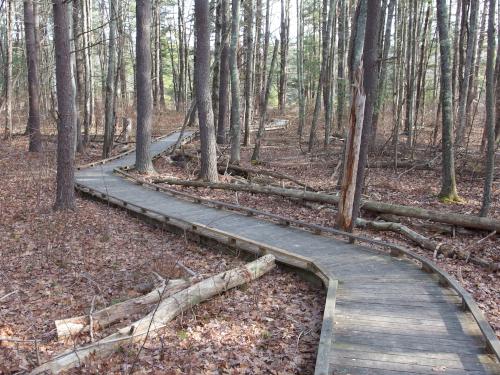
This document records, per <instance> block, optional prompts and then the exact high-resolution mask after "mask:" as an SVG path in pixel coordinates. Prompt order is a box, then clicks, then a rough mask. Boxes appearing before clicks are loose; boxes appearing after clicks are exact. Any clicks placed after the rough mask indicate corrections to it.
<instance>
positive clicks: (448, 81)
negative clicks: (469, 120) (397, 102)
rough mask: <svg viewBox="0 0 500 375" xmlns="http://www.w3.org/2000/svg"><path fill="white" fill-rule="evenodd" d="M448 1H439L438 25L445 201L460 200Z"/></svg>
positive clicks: (442, 192) (442, 184) (442, 188)
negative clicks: (454, 147)
mask: <svg viewBox="0 0 500 375" xmlns="http://www.w3.org/2000/svg"><path fill="white" fill-rule="evenodd" d="M447 7H448V6H447V4H446V0H437V23H438V31H439V44H440V51H441V113H442V153H443V162H442V165H443V175H442V181H441V192H440V193H439V197H440V198H441V199H442V200H445V201H451V202H455V201H458V200H459V197H458V193H457V185H456V180H455V157H454V152H453V90H452V78H451V66H450V62H451V49H450V36H449V32H448V8H447Z"/></svg>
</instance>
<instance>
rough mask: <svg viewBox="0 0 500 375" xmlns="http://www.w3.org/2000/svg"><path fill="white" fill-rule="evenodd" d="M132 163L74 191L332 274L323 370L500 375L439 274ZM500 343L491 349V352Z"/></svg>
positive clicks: (80, 181)
mask: <svg viewBox="0 0 500 375" xmlns="http://www.w3.org/2000/svg"><path fill="white" fill-rule="evenodd" d="M189 135H190V134H187V136H189ZM177 136H178V134H173V135H170V136H168V137H165V138H162V139H161V140H159V141H157V142H155V143H153V146H152V149H153V153H154V154H159V153H161V152H163V151H164V150H165V149H167V148H168V147H170V146H172V145H173V144H174V143H175V141H176V139H177ZM134 162H135V154H134V153H130V154H129V155H126V156H123V157H121V158H119V159H116V160H114V161H110V162H108V163H105V164H101V165H97V166H94V167H91V168H88V169H83V170H80V171H78V172H77V174H76V179H77V188H78V189H79V190H81V191H83V192H85V193H89V194H92V195H94V196H97V197H99V198H101V199H106V200H108V201H110V202H112V203H114V204H117V205H119V206H123V207H126V208H127V209H129V210H132V211H136V212H139V213H140V212H142V213H149V216H150V217H152V218H154V219H156V220H158V221H168V222H169V224H170V225H173V226H178V227H181V228H183V229H186V228H188V230H189V231H191V232H196V231H200V232H199V233H201V234H202V235H203V233H204V232H203V231H205V232H206V233H209V234H208V237H212V238H216V239H217V238H219V240H220V241H226V242H227V243H229V244H236V242H237V241H239V242H241V243H242V244H246V245H248V246H250V245H253V247H254V249H256V250H257V251H267V252H273V251H276V253H277V254H278V255H279V254H280V251H281V250H284V251H285V252H284V253H283V254H285V255H283V257H282V258H280V256H278V259H279V260H282V261H283V262H284V263H290V264H292V265H297V262H296V261H294V260H293V259H294V256H296V259H298V260H301V259H305V260H306V263H305V266H303V267H302V266H300V265H299V266H300V267H302V268H310V269H313V268H314V269H316V270H317V269H321V270H322V272H323V275H327V280H326V282H325V280H323V281H324V282H325V284H326V286H327V287H329V289H328V296H327V302H326V307H325V317H324V322H323V329H322V334H321V341H320V347H319V350H318V361H317V366H316V373H317V374H328V373H334V374H339V375H340V374H352V375H363V374H366V375H379V374H384V375H385V374H392V375H395V374H406V375H408V374H440V373H443V374H454V375H459V374H477V375H479V374H500V368H499V366H498V363H497V362H496V359H495V357H494V356H493V355H491V354H488V352H487V350H486V346H485V340H484V335H483V334H482V332H481V330H480V326H479V325H478V324H477V323H476V320H477V317H476V319H474V317H473V315H472V314H471V312H469V311H466V310H464V309H463V305H462V301H463V299H462V298H461V297H460V296H459V295H458V294H457V293H456V292H455V291H454V290H453V289H451V288H445V287H441V286H440V284H439V283H438V279H437V278H436V276H435V274H434V275H431V274H429V273H425V272H423V271H422V270H421V269H420V268H419V267H418V266H417V264H416V263H415V262H412V261H410V260H406V259H404V258H397V257H391V256H389V255H385V254H382V253H380V252H376V251H375V250H370V249H368V248H365V247H361V246H356V245H351V244H348V243H346V242H342V241H338V240H335V239H333V238H330V237H325V236H319V235H315V234H314V233H311V232H309V231H304V230H301V229H297V228H292V227H286V226H280V225H276V224H274V223H272V222H269V221H265V220H262V219H258V218H254V217H250V216H246V215H242V214H240V213H235V212H229V211H226V210H221V209H217V208H213V207H208V206H205V205H200V204H196V203H194V202H189V201H186V200H181V199H178V198H175V197H172V196H168V195H166V194H164V193H162V192H158V191H154V190H152V189H148V188H145V187H143V186H140V185H138V184H135V183H133V182H130V181H128V180H126V179H124V178H122V177H120V176H117V175H114V174H113V170H114V169H115V168H117V167H122V166H127V165H132V164H134ZM210 233H211V234H210ZM221 237H223V238H221ZM248 246H247V247H248ZM286 254H289V255H290V256H289V257H288V258H287V256H286ZM287 259H290V261H288V260H287ZM332 319H333V321H332ZM488 328H489V327H488ZM497 345H498V342H493V343H490V346H492V347H493V350H498V346H497Z"/></svg>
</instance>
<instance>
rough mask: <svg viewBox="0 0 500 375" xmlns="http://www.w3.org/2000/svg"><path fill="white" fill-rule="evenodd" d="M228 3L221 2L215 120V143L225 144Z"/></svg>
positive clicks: (227, 85)
mask: <svg viewBox="0 0 500 375" xmlns="http://www.w3.org/2000/svg"><path fill="white" fill-rule="evenodd" d="M228 1H229V0H221V24H222V25H221V34H222V42H221V44H222V50H221V56H220V73H219V75H220V81H219V112H218V117H219V118H218V120H217V143H218V144H220V145H221V144H224V143H225V142H226V127H227V126H226V123H227V109H228V105H229V94H228V87H229V27H228V17H227V13H228V8H229V7H228Z"/></svg>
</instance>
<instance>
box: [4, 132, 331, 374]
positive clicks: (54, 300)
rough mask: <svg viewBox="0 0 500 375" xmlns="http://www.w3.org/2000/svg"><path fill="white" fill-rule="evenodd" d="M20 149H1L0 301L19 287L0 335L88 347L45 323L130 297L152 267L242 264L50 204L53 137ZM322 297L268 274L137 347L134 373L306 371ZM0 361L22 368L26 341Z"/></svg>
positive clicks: (118, 368)
mask: <svg viewBox="0 0 500 375" xmlns="http://www.w3.org/2000/svg"><path fill="white" fill-rule="evenodd" d="M26 149H27V146H26V139H25V138H15V139H14V141H13V142H12V143H11V144H9V145H7V144H4V143H2V144H1V146H0V177H1V179H2V186H1V194H0V207H1V214H0V244H1V245H0V256H1V259H2V260H1V262H0V298H1V297H2V296H4V295H5V294H7V293H9V292H11V291H15V290H17V291H18V292H17V293H15V294H13V295H11V296H9V297H8V298H7V299H5V300H4V301H0V336H3V335H5V336H8V337H11V338H14V337H15V338H18V339H24V340H26V339H35V338H36V339H37V340H39V345H38V346H39V355H40V357H41V360H42V361H45V360H47V359H49V358H50V357H51V356H53V355H54V354H56V353H59V352H60V351H62V350H65V349H68V348H71V347H72V346H73V345H77V344H82V343H85V342H88V340H89V338H88V337H87V336H82V337H79V338H77V339H76V341H74V342H73V341H69V342H66V343H58V342H57V340H56V338H55V327H54V323H53V322H54V320H56V319H61V318H67V317H70V316H74V315H80V314H86V313H88V311H89V309H90V305H91V302H92V299H93V298H94V296H95V297H96V302H95V303H96V308H101V307H104V306H106V305H109V304H112V303H116V302H119V301H122V300H124V299H127V298H131V297H134V296H137V291H136V287H137V285H138V284H140V283H142V282H143V281H145V280H151V279H152V272H153V271H155V272H158V273H160V274H162V275H163V276H164V277H170V278H175V277H180V276H182V275H183V272H182V270H180V269H178V268H175V263H176V262H177V261H181V262H182V263H183V264H184V265H186V266H187V267H189V268H191V269H193V270H195V271H197V272H199V273H202V274H204V275H211V274H213V273H215V272H218V271H221V270H223V269H227V268H231V267H234V266H237V265H238V264H241V262H242V260H239V259H237V258H235V257H233V256H230V255H227V254H223V253H220V252H216V251H212V250H208V249H206V248H204V247H202V246H199V245H197V244H194V243H191V242H186V241H185V240H184V238H183V237H182V236H175V235H172V234H170V233H166V232H164V231H162V230H159V229H155V228H152V227H151V226H149V225H146V224H145V223H143V222H142V221H140V220H138V219H134V218H132V217H130V216H128V215H127V214H126V213H124V212H122V211H119V210H116V209H113V208H111V207H107V206H106V205H105V204H102V203H97V202H93V201H90V200H87V199H82V198H78V199H77V207H78V208H77V210H76V212H66V213H63V212H54V211H52V208H51V205H52V204H53V198H54V187H55V183H54V175H55V170H54V165H55V164H54V157H53V151H54V150H53V144H47V145H46V150H48V151H46V152H45V153H44V154H42V155H40V156H34V155H29V154H28V153H27V152H25V151H24V150H26ZM94 154H95V155H94ZM96 156H98V155H97V152H93V153H92V154H90V155H87V156H86V157H85V158H84V159H82V160H79V163H83V162H88V161H89V160H92V159H93V158H94V157H96ZM323 301H324V293H323V292H322V291H321V290H319V289H317V288H315V287H313V286H311V285H309V284H308V283H306V282H304V281H301V280H300V279H299V278H298V277H296V276H294V275H292V274H290V273H285V272H282V271H279V270H277V271H273V273H272V274H270V275H266V276H265V277H263V278H262V279H260V280H257V281H255V282H253V283H252V284H251V285H249V286H248V287H244V288H240V289H237V290H233V291H231V292H229V293H226V294H223V295H221V296H219V297H217V298H214V299H213V300H211V301H209V302H207V303H204V304H202V305H201V306H197V307H196V308H194V309H193V310H192V311H190V312H188V313H186V314H184V316H181V317H179V318H178V319H176V320H174V321H173V322H172V323H171V324H170V325H169V327H167V328H166V329H165V330H164V332H163V333H162V334H161V335H160V336H159V337H158V338H157V339H155V340H152V341H148V342H147V343H146V345H145V348H144V349H143V351H142V352H141V356H140V358H139V361H138V363H136V366H135V367H134V368H135V370H136V372H139V373H158V374H160V373H161V374H178V373H179V374H180V373H193V374H194V373H196V374H201V373H214V372H218V373H229V372H230V373H242V374H243V373H259V372H274V373H301V374H302V373H311V372H312V369H313V368H314V360H315V351H316V347H317V341H318V332H319V329H320V325H321V315H322V309H323ZM135 318H136V317H133V316H131V317H129V320H132V319H135ZM123 324H126V322H123ZM113 329H114V328H110V329H108V330H107V331H104V332H99V337H101V336H104V335H106V334H108V333H110V332H111V331H112V330H113ZM299 336H300V340H298V338H299ZM137 350H138V347H137V346H133V347H124V348H123V350H122V352H120V353H117V354H116V355H114V356H113V357H112V358H111V360H108V359H105V360H94V361H90V363H87V364H86V365H85V368H84V369H82V370H74V371H73V372H74V373H80V372H84V373H96V372H100V373H120V372H123V371H128V370H127V369H130V366H131V364H132V363H133V361H134V359H135V356H136V353H137ZM0 364H1V366H0V373H9V372H14V371H23V370H26V369H29V368H32V367H33V366H35V364H36V351H35V349H34V344H33V343H31V342H26V343H17V344H15V345H12V344H7V343H6V342H1V343H0Z"/></svg>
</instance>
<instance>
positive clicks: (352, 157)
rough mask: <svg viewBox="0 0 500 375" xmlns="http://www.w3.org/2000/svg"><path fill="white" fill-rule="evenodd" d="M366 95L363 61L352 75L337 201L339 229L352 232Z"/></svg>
mask: <svg viewBox="0 0 500 375" xmlns="http://www.w3.org/2000/svg"><path fill="white" fill-rule="evenodd" d="M365 102H366V95H365V92H364V90H363V62H362V61H361V63H360V64H359V67H358V69H357V70H356V73H355V76H354V85H353V90H352V106H351V116H350V119H349V123H350V127H349V135H348V137H347V143H346V150H345V160H344V173H343V177H342V188H341V193H340V201H339V203H338V209H339V212H338V215H337V225H338V227H339V228H340V229H342V230H345V231H347V232H352V228H353V226H354V223H353V221H352V216H353V209H354V193H355V192H356V177H357V175H358V162H359V150H360V148H361V134H362V133H363V119H364V117H365Z"/></svg>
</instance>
